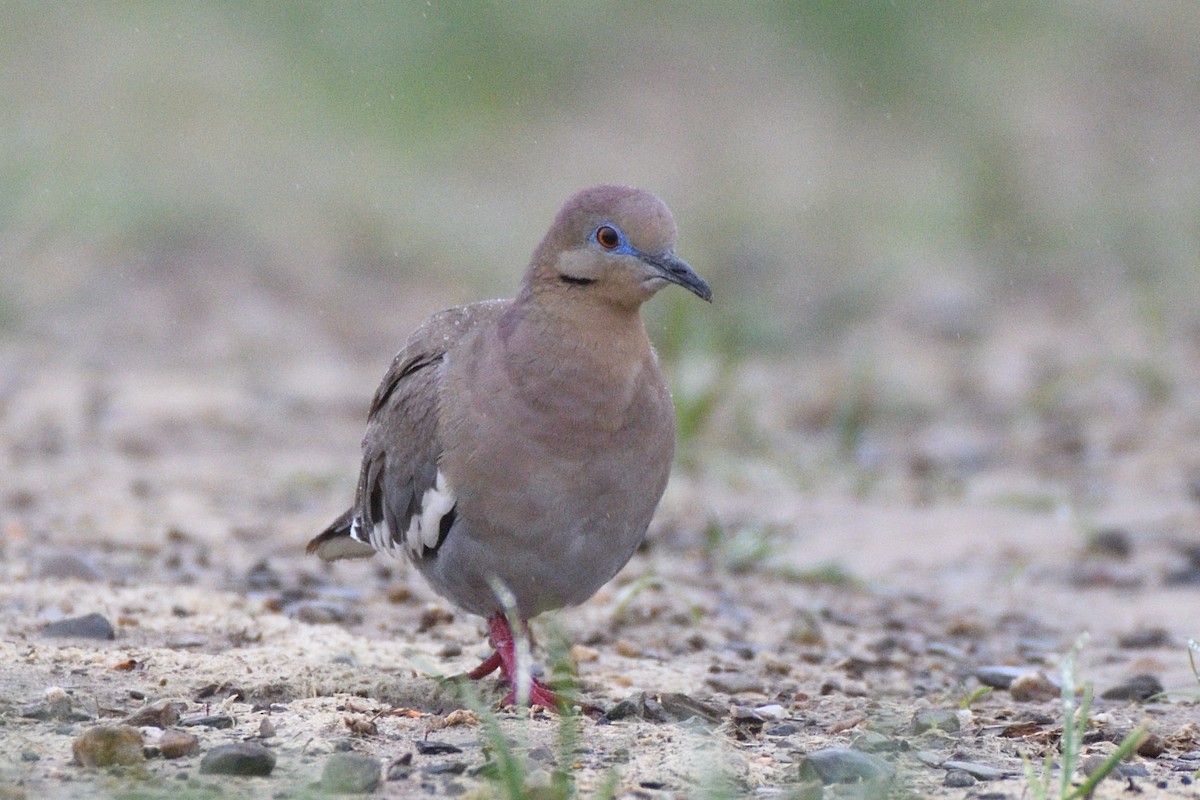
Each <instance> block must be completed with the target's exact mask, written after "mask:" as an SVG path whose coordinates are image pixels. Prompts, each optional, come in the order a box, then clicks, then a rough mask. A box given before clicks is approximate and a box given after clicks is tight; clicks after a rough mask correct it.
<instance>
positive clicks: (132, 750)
mask: <svg viewBox="0 0 1200 800" xmlns="http://www.w3.org/2000/svg"><path fill="white" fill-rule="evenodd" d="M71 752H72V753H74V755H75V762H76V763H78V764H80V765H82V766H85V767H107V766H111V765H114V764H119V765H123V766H131V765H134V764H141V763H142V762H143V761H145V760H146V756H145V754H144V753H143V752H142V734H140V733H139V732H138V730H137V729H136V728H131V727H129V726H128V725H100V726H98V727H95V728H88V729H87V730H86V731H84V732H83V733H82V734H80V736H79V737H78V738H77V739H75V741H73V742H72V743H71Z"/></svg>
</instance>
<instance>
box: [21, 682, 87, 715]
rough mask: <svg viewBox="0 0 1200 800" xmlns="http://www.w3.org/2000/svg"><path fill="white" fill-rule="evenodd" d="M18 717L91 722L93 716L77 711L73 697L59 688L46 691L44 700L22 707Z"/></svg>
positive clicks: (50, 688) (52, 687)
mask: <svg viewBox="0 0 1200 800" xmlns="http://www.w3.org/2000/svg"><path fill="white" fill-rule="evenodd" d="M17 715H18V716H20V717H24V718H26V719H38V720H42V721H44V722H45V721H57V722H90V721H91V720H92V715H91V714H86V713H84V712H82V711H76V710H75V709H74V707H73V705H72V702H71V695H69V694H67V692H66V690H65V689H63V688H62V687H59V686H51V687H49V688H48V689H46V692H45V696H44V697H43V699H41V700H38V701H36V702H33V703H29V704H27V705H24V706H21V707H20V708H19V709H18V710H17Z"/></svg>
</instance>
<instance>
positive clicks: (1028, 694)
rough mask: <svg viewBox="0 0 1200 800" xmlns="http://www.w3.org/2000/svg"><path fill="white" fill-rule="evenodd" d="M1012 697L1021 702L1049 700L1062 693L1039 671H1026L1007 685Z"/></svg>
mask: <svg viewBox="0 0 1200 800" xmlns="http://www.w3.org/2000/svg"><path fill="white" fill-rule="evenodd" d="M1008 693H1009V694H1010V695H1012V699H1013V700H1016V701H1018V702H1021V703H1026V702H1038V701H1041V700H1051V699H1053V698H1055V697H1058V696H1059V695H1061V694H1062V689H1061V688H1059V687H1058V686H1056V685H1055V684H1054V683H1053V682H1052V681H1051V680H1050V679H1049V678H1047V677H1046V676H1045V675H1043V674H1042V673H1041V672H1037V671H1034V672H1026V673H1025V674H1024V675H1022V676H1021V677H1019V678H1017V679H1016V680H1015V681H1013V682H1012V685H1011V686H1009V687H1008Z"/></svg>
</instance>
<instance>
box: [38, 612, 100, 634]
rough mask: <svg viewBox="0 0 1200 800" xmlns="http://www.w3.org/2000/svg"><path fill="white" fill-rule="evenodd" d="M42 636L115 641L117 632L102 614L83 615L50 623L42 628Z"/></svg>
mask: <svg viewBox="0 0 1200 800" xmlns="http://www.w3.org/2000/svg"><path fill="white" fill-rule="evenodd" d="M42 636H62V637H68V636H69V637H73V638H76V639H115V638H117V632H116V631H115V630H114V629H113V626H112V623H111V622H109V621H108V620H107V619H105V618H104V615H103V614H84V615H83V616H82V617H71V618H70V619H60V620H58V621H57V622H51V623H50V624H49V625H47V626H45V627H44V628H42Z"/></svg>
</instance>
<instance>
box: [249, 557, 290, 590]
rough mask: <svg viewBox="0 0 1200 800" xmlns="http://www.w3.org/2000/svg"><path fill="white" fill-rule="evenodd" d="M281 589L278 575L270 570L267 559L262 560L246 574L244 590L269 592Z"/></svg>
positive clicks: (281, 584)
mask: <svg viewBox="0 0 1200 800" xmlns="http://www.w3.org/2000/svg"><path fill="white" fill-rule="evenodd" d="M282 587H283V581H282V580H280V578H279V573H278V572H276V571H275V570H273V569H272V568H271V564H270V563H269V562H268V561H267V559H265V558H264V559H262V560H260V561H258V562H257V563H255V564H254V566H252V567H250V569H249V571H247V572H246V588H247V589H248V590H249V591H252V592H269V591H272V590H274V589H280V588H282Z"/></svg>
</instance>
